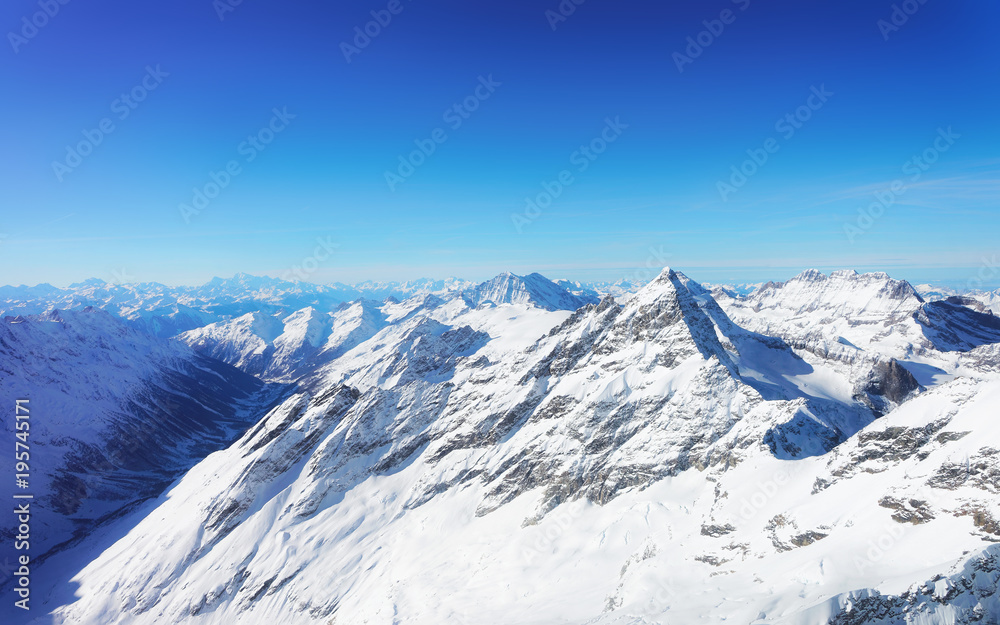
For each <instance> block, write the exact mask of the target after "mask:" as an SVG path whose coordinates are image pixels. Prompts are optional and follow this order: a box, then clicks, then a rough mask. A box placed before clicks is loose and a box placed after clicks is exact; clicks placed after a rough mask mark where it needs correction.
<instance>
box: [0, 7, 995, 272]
mask: <svg viewBox="0 0 1000 625" xmlns="http://www.w3.org/2000/svg"><path fill="white" fill-rule="evenodd" d="M231 1H232V0H218V1H217V2H214V3H213V1H212V0H177V1H174V2H143V3H135V2H125V1H123V0H122V1H107V0H94V1H91V2H82V1H81V0H68V1H67V2H66V4H61V3H60V2H59V0H42V2H41V3H39V2H38V0H35V1H26V0H8V1H7V2H5V3H4V5H3V7H2V9H0V24H2V26H3V32H5V33H6V37H5V39H6V42H5V44H4V46H3V49H0V81H2V82H0V84H2V85H3V96H2V97H0V113H2V115H3V119H4V120H5V123H4V124H3V125H2V126H0V133H2V134H0V146H2V147H0V150H2V162H0V183H2V189H3V193H2V196H0V202H2V205H0V206H2V213H0V214H2V219H0V283H3V284H8V283H13V284H19V283H27V284H34V283H38V282H50V283H53V284H57V285H65V284H68V283H70V282H74V281H78V280H82V279H85V278H88V277H99V278H102V279H105V280H108V281H114V280H123V279H124V280H126V281H158V282H164V283H167V284H198V283H202V282H204V281H206V280H208V279H209V278H211V277H212V276H216V275H219V276H229V275H232V274H233V273H236V272H239V271H244V272H248V273H254V274H267V275H273V276H280V275H289V274H290V273H291V275H298V276H301V277H305V278H306V279H308V280H310V281H314V282H334V281H341V282H353V281H360V280H364V279H369V278H371V279H381V280H388V279H409V278H415V277H420V276H430V277H445V276H451V275H457V276H460V277H466V278H472V279H479V278H486V277H489V276H491V275H494V274H496V273H498V272H500V271H503V270H505V269H509V270H511V271H515V272H520V273H526V272H530V271H539V272H541V273H543V274H546V275H548V276H550V277H553V278H556V277H568V278H573V279H583V280H606V279H618V278H623V277H629V278H639V279H642V278H644V277H648V276H649V274H650V271H649V270H648V269H647V267H652V266H662V265H665V264H669V265H671V266H674V267H677V268H680V269H681V270H683V271H685V272H686V273H688V274H689V275H691V276H692V277H694V278H696V279H701V280H704V281H744V280H745V281H751V280H760V279H767V278H774V279H782V278H787V277H789V276H791V275H794V274H795V273H798V271H800V270H801V269H804V268H808V267H818V268H820V269H833V268H841V267H852V268H857V269H860V270H884V271H887V272H889V273H890V274H892V275H894V276H898V277H903V278H907V279H911V280H915V281H944V282H950V283H953V284H966V283H968V281H969V280H970V279H973V278H975V277H976V276H981V277H983V278H984V286H993V288H996V287H997V286H1000V269H996V270H994V269H993V268H992V265H991V264H990V263H994V262H995V261H996V259H997V257H998V256H1000V244H998V243H997V236H996V235H997V232H998V231H1000V228H998V225H1000V211H998V210H997V209H998V198H1000V153H998V146H1000V116H998V115H997V112H996V111H998V110H1000V81H998V79H1000V47H998V46H997V43H996V36H995V33H996V28H997V24H998V18H1000V6H998V5H996V3H991V2H986V1H984V0H949V1H947V2H946V1H945V0H926V2H925V3H924V4H920V3H919V0H910V2H909V3H895V6H897V7H899V10H898V11H895V23H893V19H894V3H893V2H872V1H871V0H866V1H864V2H861V1H841V2H833V1H826V0H824V1H817V2H801V1H797V2H788V1H775V2H763V0H735V1H731V0H718V1H712V2H706V1H700V2H693V1H677V2H669V3H666V2H652V1H649V2H635V1H630V0H625V1H616V2H611V1H610V0H586V1H585V2H583V3H582V4H580V5H575V4H572V2H571V1H570V0H567V2H565V3H563V5H562V6H563V10H564V13H570V12H569V10H568V7H574V10H573V11H572V13H571V14H568V15H560V14H559V13H558V12H559V10H560V3H559V2H558V1H557V0H549V1H543V0H539V1H536V2H524V1H518V0H505V1H499V0H488V1H482V2H458V1H452V0H440V1H432V0H398V2H397V3H392V2H389V0H368V1H358V0H343V1H338V2H305V1H290V2H281V3H279V2H275V1H272V2H262V1H258V2H242V3H240V4H238V5H235V6H233V5H231V4H230V2H231ZM45 7H48V11H49V13H53V14H52V15H46V14H45V13H44V11H45ZM904 9H905V10H904ZM372 11H375V16H373V14H372ZM392 11H395V13H393V12H392ZM907 11H908V12H907ZM220 15H221V19H220ZM554 16H558V17H554ZM563 18H565V19H563ZM376 19H381V20H382V22H383V24H384V25H381V24H378V23H372V22H373V20H376ZM32 21H34V22H35V25H32V24H31V22H32ZM880 21H881V24H880ZM706 22H707V24H706ZM727 22H728V23H727ZM26 24H28V25H26ZM38 24H40V26H39V25H38ZM355 28H358V29H361V30H362V32H363V31H364V30H365V29H366V28H367V29H368V32H369V33H370V34H374V36H372V37H368V38H367V39H365V38H363V37H359V38H357V39H356V36H357V31H356V30H355ZM712 31H714V32H712ZM689 37H690V38H691V39H690V40H689V39H688V38H689ZM692 41H693V42H694V43H693V44H692V43H691V42H692ZM352 46H353V47H352ZM679 55H682V56H679ZM348 57H349V58H348ZM681 70H683V71H681ZM130 94H131V95H130ZM814 94H823V96H822V97H819V96H818V95H814ZM123 96H124V98H123ZM133 98H134V99H133ZM140 99H141V101H137V100H140ZM456 105H457V106H458V107H459V108H458V109H457V110H456V109H455V108H454V107H455V106H456ZM275 111H277V112H278V114H276V113H275ZM786 115H792V118H791V120H789V119H787V118H786ZM102 124H103V129H104V130H102ZM109 129H110V131H107V130H109ZM84 131H86V134H85V132H84ZM435 139H437V140H435ZM609 139H613V140H611V141H609ZM268 141H269V142H268ZM81 142H82V143H83V145H82V146H81ZM254 142H256V144H255V143H254ZM265 142H267V143H265ZM419 145H423V146H424V149H425V151H427V152H429V151H430V147H429V146H433V152H432V153H431V154H429V155H423V154H420V153H417V154H416V155H412V156H411V153H412V152H414V150H418V149H419V147H418V146H419ZM587 146H590V148H588V150H589V149H593V150H594V151H588V152H586V153H585V152H583V151H581V147H587ZM68 148H69V149H72V151H73V152H74V153H77V154H79V152H86V153H87V154H86V155H80V156H79V158H77V157H76V156H74V155H73V154H70V153H68V152H67V150H68ZM77 148H79V149H77ZM602 149H603V151H601V150H602ZM597 151H601V152H600V153H599V154H597V153H596V152H597ZM748 151H749V152H748ZM251 157H252V159H251ZM754 157H756V158H757V161H758V162H759V163H761V164H758V163H755V162H753V160H751V159H753V158H754ZM764 157H766V161H765V160H763V158H764ZM915 157H916V159H918V160H917V161H914V160H913V159H914V158H915ZM400 159H403V160H404V161H409V163H408V165H410V166H412V171H411V169H409V168H408V167H407V165H403V166H402V169H400V167H401V165H400ZM925 160H930V161H933V162H925ZM413 165H415V166H413ZM227 167H231V168H232V169H231V171H232V172H237V173H235V174H229V173H224V174H220V173H219V172H226V169H227ZM584 167H585V169H584ZM734 168H735V169H736V170H739V169H741V168H742V169H743V174H746V173H750V174H751V175H749V176H745V180H744V178H743V177H741V174H734ZM387 172H390V174H392V175H390V176H389V180H388V181H387V175H386V174H387ZM213 174H214V179H215V181H213ZM404 174H405V175H404ZM227 176H228V181H227V180H226V178H227ZM560 179H561V182H560ZM216 181H220V182H227V184H224V185H220V186H221V188H219V189H218V191H219V192H218V195H217V196H215V197H214V198H213V199H211V200H210V201H208V202H207V204H205V203H203V202H202V203H200V204H196V201H197V198H196V195H197V193H196V191H195V190H196V189H197V190H198V191H199V192H202V193H205V192H207V193H209V194H212V195H214V192H215V190H216V189H215V188H214V187H213V186H212V185H215V184H217V182H216ZM720 183H721V186H720ZM726 185H728V186H726ZM546 189H548V190H546ZM893 189H895V191H893ZM876 193H879V194H880V197H881V198H882V202H881V203H879V200H878V199H877V197H876V195H875V194H876ZM547 196H548V197H547ZM556 196H557V197H556ZM526 198H534V199H535V200H536V204H535V206H538V208H537V209H536V208H534V207H529V206H528V204H527V203H526ZM539 204H541V205H544V208H543V207H542V206H540V205H539ZM182 205H183V206H182ZM859 210H863V211H865V213H864V214H863V213H861V212H859ZM320 241H322V242H324V243H325V246H323V245H320ZM334 245H335V246H336V247H335V248H334V247H333V246H334ZM327 249H332V250H333V251H331V252H329V253H328V252H327V251H326V250H327Z"/></svg>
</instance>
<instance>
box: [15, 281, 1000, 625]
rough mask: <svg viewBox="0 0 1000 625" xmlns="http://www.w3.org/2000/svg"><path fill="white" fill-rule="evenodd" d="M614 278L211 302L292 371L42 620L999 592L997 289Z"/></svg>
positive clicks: (420, 619) (575, 617)
mask: <svg viewBox="0 0 1000 625" xmlns="http://www.w3.org/2000/svg"><path fill="white" fill-rule="evenodd" d="M594 292H596V290H588V288H587V287H585V286H584V285H580V284H572V283H567V282H560V283H553V282H551V281H549V280H547V279H545V278H543V277H542V276H539V275H537V274H531V275H529V276H523V277H519V276H513V275H511V274H501V275H500V276H497V277H496V278H495V279H493V280H490V281H488V282H485V283H482V284H479V285H475V286H467V285H466V286H464V287H463V288H461V289H452V288H449V289H445V290H443V291H438V292H434V293H432V292H430V291H424V292H420V293H417V294H416V295H414V296H411V297H408V298H402V299H401V301H400V299H398V298H391V299H386V300H383V301H381V302H376V301H371V300H364V299H359V300H357V301H355V302H353V303H351V304H340V305H337V306H331V307H329V308H321V307H318V306H313V305H309V306H303V307H302V308H299V309H296V310H292V311H281V312H280V313H278V314H275V313H276V311H274V310H271V309H262V310H256V311H248V312H247V313H244V314H243V315H237V316H234V317H233V318H231V319H225V320H219V321H218V322H215V323H211V324H207V325H205V326H203V327H199V328H196V329H192V330H191V331H188V332H185V333H184V334H182V335H181V336H180V337H178V340H177V341H174V342H172V343H169V344H167V345H168V346H169V349H171V350H173V349H177V350H180V351H179V352H178V353H180V354H181V355H182V360H183V359H189V358H191V354H192V352H191V351H190V350H188V346H190V347H192V348H194V349H195V350H196V351H197V352H198V353H199V354H200V358H202V359H204V361H205V362H216V363H217V360H222V361H225V362H227V363H230V364H232V365H234V366H236V367H238V368H239V369H242V370H243V371H244V372H246V373H249V374H252V375H254V376H257V377H258V378H261V379H263V380H281V381H286V382H293V381H294V387H288V388H290V389H292V390H289V391H287V392H288V393H289V394H288V395H287V396H286V397H285V398H284V399H283V401H281V402H280V404H278V405H276V406H274V407H273V408H271V407H269V406H267V405H265V404H264V403H261V404H260V405H259V406H258V410H257V411H256V413H255V414H254V415H253V417H252V418H250V419H248V420H247V422H250V421H252V422H253V425H252V426H250V427H249V428H248V429H246V430H245V431H244V432H243V433H242V435H241V436H240V437H239V438H238V440H235V441H234V442H232V443H231V444H227V443H226V442H224V441H221V440H217V441H214V443H213V444H215V446H216V448H217V449H218V451H217V452H215V453H212V454H211V455H208V456H207V457H205V458H204V459H203V460H201V461H200V462H198V463H197V464H196V465H194V466H193V467H192V468H191V469H190V470H189V471H187V472H186V474H185V475H184V476H183V477H182V478H181V479H179V480H178V481H176V482H175V483H173V485H172V486H171V487H170V488H169V489H168V490H167V492H165V493H163V494H162V495H160V496H159V497H158V498H156V499H155V500H150V501H147V502H145V503H143V504H141V505H140V504H137V505H136V506H135V508H134V509H133V510H132V511H129V512H125V513H123V514H121V515H120V516H118V517H116V518H114V519H109V520H107V521H106V522H104V523H102V524H101V525H99V526H98V527H96V528H94V529H92V530H90V531H89V533H88V539H87V541H85V542H80V543H79V544H76V545H72V546H69V547H67V548H65V549H62V550H59V551H58V552H57V553H54V554H53V555H52V556H51V557H50V558H48V559H47V560H46V562H44V563H43V564H42V566H41V567H39V568H38V569H37V571H36V573H35V577H34V584H35V586H34V590H33V592H34V593H35V594H34V597H35V599H36V601H37V603H36V604H35V605H36V606H37V608H36V609H37V612H36V615H37V614H45V613H47V612H50V611H51V612H52V615H51V616H48V615H47V616H43V617H41V619H40V620H39V621H38V622H40V623H49V622H54V623H60V624H70V623H98V622H99V623H109V624H111V623H122V624H124V623H129V624H131V623H137V624H138V623H201V624H210V623H233V622H240V623H269V622H279V623H285V622H289V623H314V622H315V623H340V624H343V623H385V624H387V625H388V624H395V623H421V624H422V623H435V624H436V623H457V624H461V625H476V624H493V623H517V624H522V623H523V624H543V623H544V624H549V623H573V624H577V623H578V624H581V625H582V624H592V625H639V624H649V623H671V624H673V623H684V624H686V623H694V622H705V623H721V622H724V621H725V622H735V623H752V624H755V625H757V624H764V623H784V624H788V625H812V624H816V625H820V624H822V625H827V624H829V623H837V624H847V623H851V624H853V625H861V624H869V623H870V624H878V625H896V624H901V623H922V624H928V625H930V624H936V623H990V622H997V621H998V620H1000V601H998V599H997V595H998V582H1000V565H998V562H1000V545H997V544H996V543H998V542H1000V520H998V519H1000V500H998V497H997V495H998V493H1000V481H998V479H1000V425H998V424H1000V422H998V421H997V419H996V418H995V416H996V406H997V405H1000V324H997V318H996V316H995V315H993V314H991V311H990V310H989V308H988V307H986V306H985V305H983V303H982V302H980V301H979V300H974V301H973V300H970V301H966V300H964V299H961V298H957V299H956V298H951V299H949V298H943V299H937V300H934V301H929V300H925V299H924V298H922V297H921V296H920V295H919V294H918V293H917V292H916V291H915V290H914V289H913V288H912V287H911V286H910V285H909V284H908V283H906V282H902V281H897V280H893V279H891V278H890V277H889V276H887V275H885V274H857V273H855V272H850V271H843V272H834V273H833V274H831V275H829V276H825V275H823V274H820V273H819V272H815V271H810V272H805V273H803V274H801V275H800V276H797V277H796V278H793V279H792V280H789V281H788V282H785V283H767V284H764V285H761V286H760V288H758V289H756V290H754V291H753V292H751V293H749V294H746V295H742V294H738V293H736V292H733V291H726V290H723V289H713V290H711V291H710V290H708V289H706V288H704V287H703V286H702V285H700V284H698V283H697V282H694V281H693V280H691V279H689V278H688V277H686V276H685V275H683V274H681V273H679V272H676V271H672V270H670V269H666V270H664V271H663V272H662V273H661V274H660V275H659V276H658V277H657V278H656V279H655V280H653V281H652V282H650V283H649V284H647V285H645V286H643V287H642V288H641V289H639V290H638V291H635V292H629V293H626V294H624V296H622V297H618V298H616V297H613V296H609V295H605V296H604V297H603V298H600V299H597V298H596V297H595V296H594ZM949 297H950V296H949ZM119 325H121V324H119ZM122 327H124V326H122ZM113 331H118V332H121V330H113V329H112V328H94V329H93V332H94V333H95V334H98V335H101V336H103V335H104V334H107V333H109V332H113ZM128 332H138V330H136V329H134V328H129V329H128ZM81 340H82V339H81ZM157 345H160V346H161V348H162V347H163V344H162V343H157ZM116 352H117V350H116ZM34 360H35V361H37V362H38V363H41V364H39V367H41V366H42V365H43V364H44V358H42V357H40V356H39V355H36V356H35V357H34ZM161 360H162V359H160V358H159V357H158V356H155V355H152V356H150V358H149V361H150V362H151V363H154V364H152V365H150V366H151V367H152V370H153V371H154V372H155V371H160V370H162V369H163V368H164V367H163V366H162V365H159V364H156V363H158V362H160V361H161ZM62 366H68V365H59V366H58V367H57V368H59V367H62ZM214 366H216V367H224V365H222V364H221V363H217V364H216V365H214ZM228 370H229V371H233V370H232V369H228ZM32 379H34V378H32ZM38 379H40V380H45V386H47V385H49V384H54V383H55V382H54V380H55V376H51V375H50V376H49V377H47V378H38ZM16 387H17V384H14V386H12V389H16ZM70 582H72V583H70ZM0 615H3V616H4V617H8V616H9V618H11V619H13V618H17V619H20V620H17V621H14V622H24V615H21V614H15V613H14V612H13V611H12V609H11V608H10V607H8V606H2V607H0ZM5 622H6V621H5Z"/></svg>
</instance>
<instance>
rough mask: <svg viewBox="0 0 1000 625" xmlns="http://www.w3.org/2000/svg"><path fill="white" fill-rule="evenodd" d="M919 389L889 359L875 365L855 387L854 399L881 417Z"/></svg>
mask: <svg viewBox="0 0 1000 625" xmlns="http://www.w3.org/2000/svg"><path fill="white" fill-rule="evenodd" d="M920 389H921V386H920V384H919V383H918V382H917V380H916V378H914V377H913V374H912V373H910V372H909V370H907V369H906V368H905V367H903V366H902V365H900V364H899V362H898V361H897V360H896V359H895V358H891V359H889V360H888V361H879V362H876V363H875V365H874V366H873V367H872V369H871V371H869V372H868V375H867V376H865V378H864V379H862V380H859V381H858V382H857V384H856V385H855V387H854V397H855V398H857V399H859V400H861V401H863V402H864V403H865V404H867V405H868V406H870V407H871V409H872V411H873V412H875V413H876V414H878V415H879V416H881V415H884V414H885V413H887V412H889V410H891V409H892V408H894V407H895V406H897V405H899V404H901V403H903V402H904V401H906V399H907V398H908V397H909V396H910V395H911V394H913V393H914V392H916V391H918V390H920Z"/></svg>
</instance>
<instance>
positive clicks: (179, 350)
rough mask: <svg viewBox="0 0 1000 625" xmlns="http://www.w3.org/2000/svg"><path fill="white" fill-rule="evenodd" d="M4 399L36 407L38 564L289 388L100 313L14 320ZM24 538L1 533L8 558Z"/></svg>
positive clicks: (0, 492)
mask: <svg viewBox="0 0 1000 625" xmlns="http://www.w3.org/2000/svg"><path fill="white" fill-rule="evenodd" d="M0 391H2V395H3V396H4V397H5V398H10V400H11V403H13V399H15V398H27V399H29V400H30V407H31V414H32V417H31V420H30V431H29V441H28V442H29V448H30V458H31V462H30V463H29V466H30V467H32V468H33V471H32V472H31V480H30V490H29V491H27V492H30V493H31V494H33V495H34V496H35V498H36V499H35V502H34V504H33V505H34V506H35V509H36V515H35V516H34V517H33V518H34V519H35V521H34V523H33V524H32V526H31V527H32V544H33V546H34V547H33V549H34V550H33V553H35V554H36V555H41V554H43V553H45V552H47V551H48V550H49V549H51V548H52V547H54V546H56V545H58V544H60V543H63V542H65V541H67V540H70V539H71V538H74V537H81V536H84V535H85V534H86V532H87V530H89V529H90V528H91V527H92V526H93V525H94V524H95V523H96V522H97V521H98V520H100V519H102V518H105V517H107V516H109V515H114V514H116V513H119V512H120V511H122V510H124V509H127V508H129V507H130V506H133V505H135V504H136V503H137V502H139V501H142V500H143V499H145V498H148V497H151V496H155V495H158V494H159V493H160V492H161V491H162V489H163V488H164V486H165V485H166V484H168V483H169V482H170V481H172V480H173V479H175V478H176V477H177V476H178V475H179V474H182V473H183V472H184V471H186V470H187V469H189V468H190V467H191V466H192V465H193V464H194V463H195V462H197V461H198V460H200V459H201V458H203V457H204V456H205V455H207V454H208V453H209V452H211V451H215V450H216V449H218V448H219V447H221V446H224V445H227V444H228V443H229V442H230V441H231V440H232V439H233V438H234V437H236V436H238V435H239V434H240V433H242V431H243V430H244V429H245V428H246V427H247V426H248V425H249V424H250V422H251V419H252V415H253V414H254V413H255V411H259V410H260V409H261V408H262V407H265V406H267V405H268V404H269V403H271V402H273V401H275V400H276V399H278V398H279V397H280V390H279V389H272V390H268V389H267V388H266V387H265V385H264V384H262V383H261V382H259V381H258V380H257V379H255V378H253V377H251V376H248V375H246V374H243V373H241V372H240V371H237V370H236V369H233V368H232V367H229V366H227V365H225V364H223V363H221V362H218V361H215V360H211V359H208V358H204V357H202V356H199V355H198V354H196V353H194V352H193V351H191V350H190V349H187V348H186V347H184V346H183V345H180V344H178V343H173V342H168V341H165V340H162V339H158V338H156V337H153V336H151V335H149V334H146V333H143V332H141V331H138V330H136V329H135V328H133V327H130V326H128V325H126V324H125V323H123V322H122V321H121V320H119V319H117V318H115V317H113V316H112V315H110V314H109V313H107V312H104V311H99V310H94V309H90V308H87V309H84V310H81V311H60V310H53V311H52V312H50V313H47V314H45V315H42V316H38V317H7V318H6V319H4V321H3V322H2V323H0ZM3 435H4V437H5V438H7V439H8V440H11V441H13V436H14V421H13V419H10V420H8V419H5V420H3ZM12 446H13V445H12ZM13 492H14V484H13V480H4V482H3V485H2V486H0V496H4V497H5V498H7V499H8V500H11V499H10V497H11V495H12V494H13ZM14 529H15V528H14V527H13V526H11V525H9V524H4V525H2V526H0V536H2V538H3V541H2V544H3V547H2V548H3V555H4V556H8V555H11V551H10V548H11V547H12V546H13V542H14V541H13V535H14V533H15V532H14Z"/></svg>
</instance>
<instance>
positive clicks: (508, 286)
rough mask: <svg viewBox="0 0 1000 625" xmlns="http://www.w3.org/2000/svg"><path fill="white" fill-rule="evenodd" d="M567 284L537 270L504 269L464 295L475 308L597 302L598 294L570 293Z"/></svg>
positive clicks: (575, 305) (577, 305) (548, 307)
mask: <svg viewBox="0 0 1000 625" xmlns="http://www.w3.org/2000/svg"><path fill="white" fill-rule="evenodd" d="M567 286H570V285H560V284H556V283H555V282H552V281H551V280H549V279H548V278H546V277H545V276H543V275H541V274H537V273H533V274H529V275H527V276H516V275H514V274H512V273H510V272H504V273H502V274H500V275H499V276H497V277H495V278H493V279H492V280H489V281H487V282H483V283H482V284H478V285H476V286H475V287H472V288H469V289H466V290H464V291H463V292H462V297H463V298H464V299H465V301H466V302H467V303H468V304H469V306H471V307H473V308H476V307H479V306H482V305H484V304H493V305H499V304H533V305H535V306H538V307H539V308H544V309H545V310H576V309H577V308H580V307H581V306H584V305H586V304H594V303H597V297H596V294H592V293H589V292H586V291H581V290H577V293H571V292H570V291H569V290H567Z"/></svg>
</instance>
